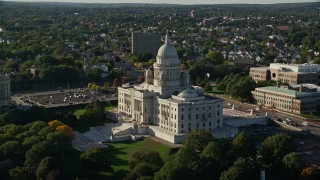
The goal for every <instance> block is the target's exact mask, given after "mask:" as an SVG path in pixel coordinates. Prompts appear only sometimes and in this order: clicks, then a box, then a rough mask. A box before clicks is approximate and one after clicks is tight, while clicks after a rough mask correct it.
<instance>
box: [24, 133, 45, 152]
mask: <svg viewBox="0 0 320 180" xmlns="http://www.w3.org/2000/svg"><path fill="white" fill-rule="evenodd" d="M42 140H43V139H42V138H41V137H40V136H30V137H26V138H25V139H24V141H23V143H22V145H23V147H25V148H26V149H30V148H31V147H32V146H33V145H35V144H37V143H39V142H41V141H42Z"/></svg>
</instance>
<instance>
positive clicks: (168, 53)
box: [157, 34, 179, 65]
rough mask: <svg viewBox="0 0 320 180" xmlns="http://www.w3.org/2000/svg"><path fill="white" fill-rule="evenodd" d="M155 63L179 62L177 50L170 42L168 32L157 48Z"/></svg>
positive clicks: (168, 63) (174, 63)
mask: <svg viewBox="0 0 320 180" xmlns="http://www.w3.org/2000/svg"><path fill="white" fill-rule="evenodd" d="M157 64H159V65H176V64H179V57H178V53H177V50H176V48H175V47H174V46H173V44H172V43H171V40H170V37H169V35H168V34H166V37H165V43H164V44H163V45H162V46H161V47H160V49H159V50H158V54H157Z"/></svg>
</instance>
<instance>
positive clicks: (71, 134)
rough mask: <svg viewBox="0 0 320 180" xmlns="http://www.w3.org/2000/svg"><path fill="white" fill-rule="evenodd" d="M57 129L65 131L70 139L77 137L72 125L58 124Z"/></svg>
mask: <svg viewBox="0 0 320 180" xmlns="http://www.w3.org/2000/svg"><path fill="white" fill-rule="evenodd" d="M56 130H57V131H61V132H63V133H65V134H66V135H67V136H68V137H69V138H70V139H74V138H75V133H74V131H73V129H72V128H71V127H69V126H68V125H61V126H58V127H57V128H56Z"/></svg>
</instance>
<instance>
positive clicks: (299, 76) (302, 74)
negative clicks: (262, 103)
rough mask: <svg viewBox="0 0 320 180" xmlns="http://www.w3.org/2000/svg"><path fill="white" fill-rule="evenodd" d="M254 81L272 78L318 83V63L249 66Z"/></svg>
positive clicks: (294, 82)
mask: <svg viewBox="0 0 320 180" xmlns="http://www.w3.org/2000/svg"><path fill="white" fill-rule="evenodd" d="M249 75H250V77H252V79H253V80H254V81H256V82H257V81H266V80H274V81H279V82H283V83H289V84H302V83H311V84H317V85H319V82H320V65H319V64H281V63H271V64H270V66H269V67H252V68H250V73H249Z"/></svg>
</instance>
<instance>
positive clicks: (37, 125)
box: [27, 121, 48, 133]
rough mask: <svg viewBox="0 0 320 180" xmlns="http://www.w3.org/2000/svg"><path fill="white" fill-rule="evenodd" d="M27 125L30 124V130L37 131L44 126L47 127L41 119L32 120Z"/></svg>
mask: <svg viewBox="0 0 320 180" xmlns="http://www.w3.org/2000/svg"><path fill="white" fill-rule="evenodd" d="M27 126H30V128H29V129H30V131H32V132H36V133H39V132H40V130H42V129H43V128H45V127H48V124H47V123H46V122H43V121H34V122H32V123H29V124H27Z"/></svg>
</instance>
